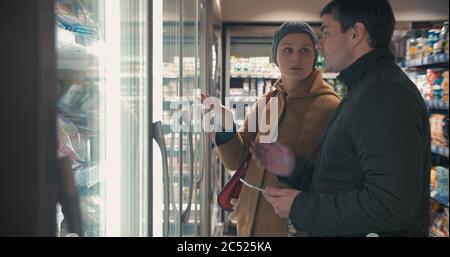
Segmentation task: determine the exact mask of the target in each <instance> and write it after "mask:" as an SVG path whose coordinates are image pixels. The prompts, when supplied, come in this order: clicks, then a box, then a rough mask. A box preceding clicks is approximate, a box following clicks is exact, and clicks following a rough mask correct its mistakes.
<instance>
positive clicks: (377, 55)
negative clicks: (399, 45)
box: [337, 48, 394, 90]
mask: <svg viewBox="0 0 450 257" xmlns="http://www.w3.org/2000/svg"><path fill="white" fill-rule="evenodd" d="M380 59H387V60H389V61H392V62H394V56H393V55H392V53H391V51H390V50H389V48H375V49H374V50H372V51H370V52H368V53H367V54H365V55H364V56H362V57H361V58H359V59H358V60H356V61H355V62H354V63H353V64H351V65H350V66H349V67H348V68H347V69H345V70H343V71H341V73H340V74H339V75H338V77H337V78H338V79H339V80H340V81H342V82H343V83H344V84H345V85H346V86H347V87H348V89H349V90H351V89H352V87H353V86H354V85H355V84H357V83H358V81H359V80H360V79H361V78H362V77H363V76H364V74H365V73H366V71H368V70H369V69H372V68H373V65H374V64H375V63H377V62H378V61H379V60H380Z"/></svg>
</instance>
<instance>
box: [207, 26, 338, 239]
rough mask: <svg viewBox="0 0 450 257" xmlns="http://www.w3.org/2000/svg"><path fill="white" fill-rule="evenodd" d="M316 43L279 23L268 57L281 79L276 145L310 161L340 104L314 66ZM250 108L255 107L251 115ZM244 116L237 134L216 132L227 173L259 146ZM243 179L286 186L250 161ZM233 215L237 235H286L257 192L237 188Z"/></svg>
mask: <svg viewBox="0 0 450 257" xmlns="http://www.w3.org/2000/svg"><path fill="white" fill-rule="evenodd" d="M317 42H318V39H317V36H316V34H315V33H314V32H313V30H312V28H311V27H310V26H309V25H308V24H306V23H284V24H283V25H281V26H280V27H279V28H278V29H277V31H276V32H275V34H274V39H273V44H272V55H273V59H274V60H275V62H276V64H277V65H278V67H279V69H280V73H281V79H280V80H278V81H277V83H276V84H275V88H276V91H277V92H276V93H275V97H277V98H278V137H277V139H276V141H277V142H280V143H282V144H286V145H287V146H289V147H290V148H291V149H292V151H293V152H294V153H295V154H296V155H303V156H306V157H308V158H311V159H313V158H315V156H316V153H317V151H318V148H319V140H320V136H321V134H322V132H323V130H324V128H325V125H326V123H327V121H328V119H329V118H330V116H331V114H332V113H333V112H334V110H335V109H336V108H337V106H338V104H339V101H340V99H339V97H338V95H336V93H335V92H334V91H333V89H332V88H331V87H330V86H329V85H328V84H327V83H326V82H325V81H324V80H323V78H322V73H321V71H319V70H317V69H315V68H314V65H315V63H316V61H317V50H316V43H317ZM271 95H273V93H272V94H271ZM206 103H208V102H206ZM267 108H271V106H270V105H268V107H267ZM255 109H256V108H255V106H254V107H253V108H252V111H253V112H254V111H255ZM222 111H223V112H224V113H225V117H228V118H229V117H230V116H231V114H230V111H229V110H227V109H226V108H225V107H223V106H222ZM252 111H251V112H252ZM266 111H268V110H266ZM251 112H250V113H249V114H248V115H251ZM248 115H247V117H246V120H245V122H244V125H243V126H242V127H241V128H240V129H239V132H238V133H234V132H217V133H216V145H217V151H218V153H219V156H220V158H221V160H222V161H223V163H224V165H225V166H226V167H227V168H228V169H230V170H236V169H237V168H238V167H239V166H240V165H241V164H242V163H243V161H244V160H245V157H246V156H247V155H248V153H249V147H250V144H251V142H252V141H256V142H259V139H260V136H261V135H262V133H261V132H260V131H257V132H251V131H250V132H249V131H247V125H248V123H247V121H248V119H247V118H248ZM222 123H225V122H224V121H222ZM228 124H229V123H228ZM228 126H229V125H228ZM228 129H230V128H228ZM245 180H246V181H248V182H249V183H251V184H253V185H256V186H259V187H262V188H265V187H268V186H270V187H278V188H282V187H287V186H286V185H283V184H282V183H281V182H279V181H278V179H277V177H276V176H275V175H273V174H272V173H270V172H268V171H265V170H264V169H261V168H260V167H259V166H258V165H257V164H256V162H255V161H254V160H251V161H250V163H249V166H248V169H247V173H246V177H245ZM234 217H235V219H236V221H237V229H238V235H239V236H287V235H288V219H283V218H280V217H279V216H278V215H277V214H276V213H275V212H274V210H273V208H272V206H271V205H270V204H269V203H268V202H267V201H266V200H265V199H264V197H262V195H261V193H260V192H259V191H256V190H254V189H252V188H249V187H246V186H243V187H242V190H241V193H240V196H239V199H238V201H237V203H236V204H235V205H234Z"/></svg>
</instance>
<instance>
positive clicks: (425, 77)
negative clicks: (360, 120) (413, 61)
mask: <svg viewBox="0 0 450 257" xmlns="http://www.w3.org/2000/svg"><path fill="white" fill-rule="evenodd" d="M406 74H407V75H408V77H409V78H410V79H411V80H412V81H413V82H414V84H415V85H416V86H417V87H418V89H419V91H420V93H421V94H422V96H423V98H424V99H425V100H436V101H446V102H448V69H427V70H425V71H422V70H412V71H411V70H410V71H406Z"/></svg>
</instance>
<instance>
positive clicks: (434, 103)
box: [425, 100, 449, 110]
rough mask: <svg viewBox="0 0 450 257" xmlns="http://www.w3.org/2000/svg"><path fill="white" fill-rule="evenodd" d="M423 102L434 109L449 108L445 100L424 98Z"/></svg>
mask: <svg viewBox="0 0 450 257" xmlns="http://www.w3.org/2000/svg"><path fill="white" fill-rule="evenodd" d="M425 104H426V105H427V107H428V108H430V109H435V110H448V109H449V108H448V102H447V101H439V100H425Z"/></svg>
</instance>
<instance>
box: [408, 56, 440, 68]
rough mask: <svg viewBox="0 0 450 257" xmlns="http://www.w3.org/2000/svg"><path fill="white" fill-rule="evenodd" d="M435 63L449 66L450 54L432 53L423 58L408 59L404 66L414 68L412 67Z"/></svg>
mask: <svg viewBox="0 0 450 257" xmlns="http://www.w3.org/2000/svg"><path fill="white" fill-rule="evenodd" d="M433 65H446V66H448V54H437V55H430V56H428V57H425V58H422V59H416V60H410V61H406V62H405V64H404V65H403V66H404V67H411V68H412V67H421V66H433Z"/></svg>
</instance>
